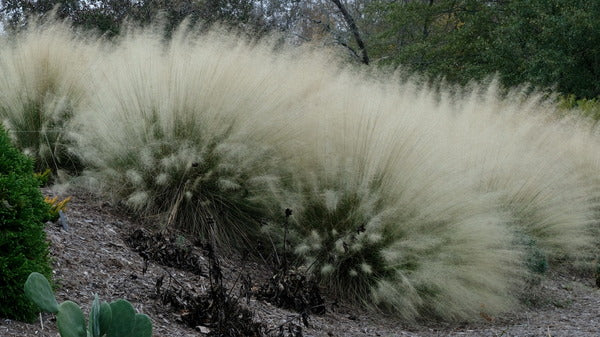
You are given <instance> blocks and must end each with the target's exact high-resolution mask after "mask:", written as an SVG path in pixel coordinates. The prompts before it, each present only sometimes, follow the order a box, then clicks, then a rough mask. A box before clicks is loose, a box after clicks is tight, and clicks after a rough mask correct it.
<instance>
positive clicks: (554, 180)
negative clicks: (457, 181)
mask: <svg viewBox="0 0 600 337" xmlns="http://www.w3.org/2000/svg"><path fill="white" fill-rule="evenodd" d="M439 110H440V111H439V113H440V114H447V113H448V111H449V112H451V114H453V115H454V116H456V117H455V118H453V119H451V120H450V121H449V122H448V124H447V127H446V128H445V129H439V131H443V132H445V133H444V134H440V135H439V138H440V139H442V140H445V142H443V141H442V142H440V143H442V146H445V147H446V152H447V153H448V154H450V155H451V157H450V158H449V160H453V161H456V162H457V163H458V165H461V166H462V167H463V169H464V170H469V171H470V172H472V173H473V174H474V175H473V177H474V179H476V181H477V183H478V184H479V187H478V190H480V191H483V192H491V193H496V194H497V195H498V196H499V200H498V202H499V204H498V207H499V208H500V209H502V210H503V211H505V212H507V217H508V221H507V223H508V225H509V226H510V228H511V229H512V230H513V231H515V232H516V233H518V236H519V237H521V239H520V241H521V242H528V245H531V244H533V245H534V246H535V247H536V250H537V249H539V252H543V254H544V255H545V256H546V257H547V259H548V260H549V262H552V261H555V262H559V261H565V260H566V261H573V260H577V259H586V258H588V257H589V254H590V252H591V249H593V239H592V238H593V236H592V235H590V229H591V227H592V224H593V222H594V219H596V220H597V219H598V217H597V214H595V211H594V208H595V203H596V202H595V201H594V199H595V198H597V197H598V196H599V194H598V193H597V192H598V181H596V182H594V181H592V180H590V179H588V177H586V176H587V174H586V173H585V172H584V171H583V170H582V167H581V165H580V164H578V163H577V162H578V161H580V160H584V159H583V158H585V157H588V158H589V159H591V158H593V155H592V152H589V153H584V152H582V151H579V152H580V154H576V152H575V151H576V148H575V147H574V143H573V138H574V137H576V136H575V135H578V134H582V133H584V132H585V131H584V129H583V128H581V125H580V126H577V125H575V124H573V123H568V121H566V120H561V119H559V118H558V117H557V116H558V114H557V113H556V107H555V106H554V105H553V104H552V102H551V101H549V100H546V99H544V98H543V97H540V96H538V95H531V94H529V95H525V94H523V93H522V92H520V91H519V90H518V89H515V90H514V91H512V92H510V93H509V94H508V95H507V96H506V97H502V96H501V95H500V94H499V93H498V89H497V88H496V87H495V84H494V83H493V82H492V84H491V85H489V86H487V87H483V88H481V87H480V88H474V89H471V91H470V92H463V93H460V94H457V95H455V96H454V97H447V98H446V99H442V100H441V102H440V105H439ZM592 138H593V137H592ZM590 140H591V139H590ZM569 144H570V145H569ZM456 149H460V151H456ZM596 158H597V155H596ZM589 159H588V160H589ZM596 160H597V159H596ZM592 161H593V160H592ZM594 195H595V196H594ZM534 251H535V250H534Z"/></svg>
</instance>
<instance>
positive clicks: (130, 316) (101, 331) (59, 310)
mask: <svg viewBox="0 0 600 337" xmlns="http://www.w3.org/2000/svg"><path fill="white" fill-rule="evenodd" d="M24 288H25V293H26V294H27V297H29V298H30V299H31V300H32V301H34V302H35V303H36V304H37V305H38V306H39V307H40V308H41V309H42V310H43V311H46V312H50V313H53V314H55V315H56V325H57V326H58V331H59V332H60V335H61V336H62V337H86V336H87V337H103V336H104V337H151V336H152V321H150V318H149V317H148V316H146V315H144V314H138V313H136V312H135V309H134V308H133V306H132V305H131V303H129V302H128V301H126V300H116V301H113V302H111V303H110V304H109V303H106V302H102V303H100V300H99V299H98V296H97V295H96V297H95V298H94V301H93V302H92V309H91V310H90V318H89V322H88V325H87V326H86V324H85V317H84V316H83V312H82V311H81V308H79V306H78V305H77V304H76V303H74V302H71V301H65V302H63V303H61V304H58V302H56V298H55V297H54V293H53V292H52V289H51V288H50V284H49V283H48V280H47V279H46V278H45V277H44V276H43V275H42V274H40V273H31V274H30V275H29V277H28V278H27V281H26V282H25V287H24Z"/></svg>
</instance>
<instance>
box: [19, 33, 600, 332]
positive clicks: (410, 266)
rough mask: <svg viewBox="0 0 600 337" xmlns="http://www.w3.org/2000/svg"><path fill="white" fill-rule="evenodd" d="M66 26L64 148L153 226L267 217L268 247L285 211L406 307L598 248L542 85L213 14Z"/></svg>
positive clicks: (469, 304)
mask: <svg viewBox="0 0 600 337" xmlns="http://www.w3.org/2000/svg"><path fill="white" fill-rule="evenodd" d="M57 27H58V28H54V29H57V30H59V31H60V30H63V31H62V33H61V34H67V32H65V31H64V30H65V29H66V28H65V27H64V26H57ZM61 27H62V28H61ZM27 34H30V35H31V36H38V35H39V36H41V37H40V39H42V40H44V39H50V37H44V35H43V32H38V31H35V30H33V31H30V32H29V33H27ZM36 34H37V35H36ZM24 36H29V35H24ZM59 36H60V34H59ZM81 41H84V42H81V43H82V44H84V45H85V47H86V48H90V49H92V50H94V52H93V55H95V61H94V67H93V68H91V71H90V72H89V74H90V77H89V81H88V83H87V85H85V86H81V88H84V89H85V90H86V91H85V93H84V94H83V97H85V104H78V105H77V106H78V108H77V109H73V110H72V111H73V117H72V118H70V119H69V123H68V124H67V125H68V127H69V135H71V139H73V140H74V142H75V144H74V146H73V148H72V151H73V152H74V153H76V154H77V156H78V157H79V158H81V159H82V161H83V163H84V164H85V165H86V169H87V170H86V172H85V177H86V178H88V179H87V181H89V183H90V184H91V186H94V188H100V190H102V191H105V192H107V193H109V194H111V195H112V196H113V197H114V198H115V199H118V200H120V201H123V202H124V203H125V204H126V205H128V206H129V207H130V208H131V209H132V210H134V211H136V212H137V213H138V214H140V215H142V216H153V217H155V219H157V220H158V221H159V222H160V223H161V224H164V225H166V226H179V227H180V228H183V229H185V230H187V231H189V232H192V233H197V234H198V235H201V236H204V237H206V236H208V235H213V234H214V235H215V236H216V239H217V241H218V242H219V244H221V245H222V246H223V247H224V248H228V247H229V248H234V247H238V243H240V242H241V243H246V244H253V243H254V242H255V240H259V239H260V236H261V234H262V233H261V232H260V230H261V224H264V223H267V224H268V226H263V227H262V230H263V231H265V232H267V233H268V235H270V236H271V237H272V238H273V239H274V240H275V242H276V244H278V246H279V247H282V246H283V245H282V242H283V241H282V239H283V234H282V233H283V230H282V224H283V223H284V221H288V226H289V228H288V230H289V232H288V233H287V239H288V240H289V242H290V244H291V247H290V250H291V251H293V252H294V253H295V254H296V256H297V257H298V260H299V261H301V262H300V263H302V264H303V265H304V267H305V268H306V269H307V270H308V271H309V272H311V273H312V274H313V275H315V277H318V278H319V279H320V280H321V281H322V283H323V284H324V285H326V286H328V287H329V288H330V289H331V290H332V291H333V292H335V293H337V294H339V295H342V296H345V297H346V298H349V299H352V300H355V301H356V302H359V303H361V304H364V305H365V306H367V307H371V308H377V309H384V310H387V311H390V312H391V313H393V314H395V315H397V316H399V317H402V318H403V319H406V320H414V319H417V318H422V317H436V318H441V319H444V320H456V321H462V320H476V319H478V318H479V317H481V314H482V313H483V314H487V315H498V314H501V313H503V312H506V311H509V310H512V309H515V308H518V306H519V300H518V299H519V297H520V296H521V295H522V289H523V288H524V286H523V284H524V283H525V282H527V280H530V279H531V276H532V274H534V273H541V272H543V271H544V270H545V268H546V266H547V265H548V264H549V265H550V268H560V266H561V262H563V261H566V262H567V263H572V262H577V263H580V262H581V264H583V265H586V264H588V265H589V261H591V257H592V256H593V254H594V252H595V250H596V249H597V235H598V234H597V233H598V228H597V219H599V218H600V215H599V213H600V212H599V211H598V210H599V209H600V208H599V207H598V201H599V200H600V179H599V178H598V177H599V176H598V172H600V171H599V168H600V154H599V153H600V152H599V151H598V147H599V146H600V144H599V143H600V141H599V140H600V137H599V135H598V131H597V129H596V128H594V127H590V125H589V123H586V122H584V121H582V120H581V119H580V118H576V117H569V118H566V117H562V118H559V117H558V116H561V115H563V116H564V114H560V113H558V111H557V109H558V108H557V106H556V104H555V103H553V102H552V101H550V100H548V99H545V98H543V97H542V96H537V95H536V94H525V93H524V92H526V90H520V89H515V90H513V91H512V92H510V93H508V94H506V95H501V94H500V93H499V91H500V90H499V89H497V85H496V83H495V82H494V81H490V82H489V83H481V84H477V85H472V86H470V87H468V88H451V87H447V86H445V85H439V86H438V87H437V88H435V89H433V88H429V87H427V86H426V85H422V84H419V83H420V82H419V81H418V80H416V79H401V78H400V77H399V76H396V75H386V74H384V73H382V72H378V71H376V70H369V71H367V70H362V69H353V68H344V66H343V65H342V64H340V63H339V62H338V61H337V60H336V58H335V57H334V56H332V54H331V53H330V52H325V51H316V50H314V49H311V48H309V47H290V46H285V45H282V44H280V43H278V41H277V40H275V39H274V40H269V39H266V40H263V41H248V40H246V39H243V38H240V37H238V36H236V35H235V34H232V33H231V32H225V31H221V30H218V29H216V30H212V31H209V32H206V33H202V34H199V35H197V34H193V33H191V32H190V31H188V30H185V29H180V30H179V31H178V32H176V33H175V34H174V37H173V39H172V40H170V41H167V42H165V41H164V40H163V39H162V36H161V35H160V34H158V33H156V32H155V31H153V30H152V28H150V29H146V30H135V29H132V30H130V31H128V32H127V33H126V34H124V35H123V36H121V37H120V38H119V39H117V40H115V41H113V42H111V43H104V44H103V43H99V42H98V40H95V39H91V40H81ZM7 67H8V66H7ZM65 71H66V70H65ZM56 78H59V77H56ZM61 81H62V80H61ZM61 81H59V82H61ZM64 81H65V83H71V82H68V81H67V80H66V79H65V80H64ZM61 83H62V82H61ZM9 125H10V124H9ZM286 208H289V209H291V210H292V211H293V215H292V217H291V218H289V219H284V218H283V214H285V213H284V210H285V209H286ZM269 245H270V243H269ZM288 247H289V246H288Z"/></svg>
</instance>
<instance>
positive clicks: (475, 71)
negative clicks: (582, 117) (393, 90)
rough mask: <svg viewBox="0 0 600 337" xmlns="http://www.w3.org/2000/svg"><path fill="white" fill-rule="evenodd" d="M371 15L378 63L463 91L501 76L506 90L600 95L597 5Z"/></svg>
mask: <svg viewBox="0 0 600 337" xmlns="http://www.w3.org/2000/svg"><path fill="white" fill-rule="evenodd" d="M368 13H369V16H370V20H371V21H374V22H377V24H376V25H375V27H372V28H371V31H372V35H371V36H370V39H369V41H368V42H367V44H368V45H370V46H371V50H370V53H371V55H372V56H373V59H376V60H380V61H379V63H385V64H392V65H401V66H402V67H404V68H408V69H409V70H412V71H418V72H422V73H425V74H428V75H431V76H434V77H437V76H441V77H444V78H446V79H447V80H449V81H451V82H456V83H461V84H466V83H468V82H469V81H472V80H481V79H483V78H486V77H488V76H490V75H494V74H495V73H498V74H499V77H500V79H501V81H502V83H503V84H504V85H506V86H508V87H510V86H516V85H521V84H523V83H530V84H533V85H534V86H536V87H541V88H555V89H556V90H557V91H559V92H561V93H565V94H569V93H572V94H575V95H576V96H577V97H579V98H583V97H585V98H594V97H597V96H599V95H600V81H598V78H599V76H600V47H599V46H600V20H598V19H597V18H598V15H600V2H598V1H586V0H551V1H547V0H516V1H482V0H459V1H450V0H436V1H394V2H388V1H375V2H372V4H371V5H370V9H369V11H368ZM365 24H367V25H368V23H365Z"/></svg>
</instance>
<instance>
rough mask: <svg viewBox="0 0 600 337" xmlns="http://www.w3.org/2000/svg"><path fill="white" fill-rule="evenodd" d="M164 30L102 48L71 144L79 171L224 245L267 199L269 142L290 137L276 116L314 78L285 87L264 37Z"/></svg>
mask: <svg viewBox="0 0 600 337" xmlns="http://www.w3.org/2000/svg"><path fill="white" fill-rule="evenodd" d="M159 36H160V35H158V34H156V33H154V32H152V30H145V31H134V30H132V31H131V32H130V33H129V35H126V36H124V37H122V39H121V40H119V41H118V42H117V43H116V46H115V47H114V49H113V50H112V51H111V52H110V53H109V54H108V55H106V56H105V62H104V63H103V64H102V65H100V66H99V68H98V71H97V72H96V73H95V86H96V90H95V92H94V94H93V95H92V97H91V104H90V106H89V108H88V109H87V110H85V111H83V113H82V114H81V116H80V118H79V119H78V120H77V123H76V130H77V131H76V132H77V135H78V136H77V139H78V143H77V152H78V153H79V154H80V155H81V157H82V158H83V159H84V162H85V164H86V165H88V167H89V169H88V170H87V172H86V176H88V177H89V178H91V181H92V182H94V181H95V182H96V183H97V186H99V187H100V188H101V189H102V190H104V191H107V192H109V193H110V194H112V196H113V197H115V198H117V199H120V200H123V201H124V202H125V204H126V205H127V206H129V207H130V208H131V209H132V210H134V211H136V212H137V213H138V214H141V215H143V216H157V217H156V219H157V220H158V221H159V222H160V223H161V224H163V225H165V226H175V227H177V228H180V229H183V230H185V231H187V232H189V233H192V234H198V235H200V236H201V237H204V238H205V237H206V236H207V235H209V234H211V233H213V232H214V233H215V236H216V239H217V242H218V243H221V244H224V246H228V247H229V248H231V247H233V246H234V243H236V244H237V243H240V242H246V241H248V239H249V238H251V237H253V236H254V235H255V234H256V232H257V229H258V227H259V224H260V220H261V219H262V217H263V216H264V215H265V213H266V212H265V208H268V207H269V206H270V205H272V202H270V201H269V198H272V196H271V195H272V194H271V193H270V192H269V191H270V190H271V189H273V188H275V186H276V185H277V184H278V180H279V174H278V171H279V170H280V169H279V167H278V165H277V164H278V162H279V160H280V159H279V157H278V156H277V154H275V153H273V151H272V149H271V147H272V144H276V143H280V142H281V141H284V140H285V139H286V138H292V139H293V135H290V134H289V133H288V132H286V124H285V123H282V122H279V123H277V122H276V121H279V119H284V115H283V112H286V114H285V116H290V115H294V112H295V111H296V110H297V108H296V107H295V106H294V103H295V102H296V101H297V99H298V98H299V97H300V95H307V94H308V92H310V91H311V90H314V88H312V87H311V85H312V83H313V82H316V81H315V80H312V79H311V80H310V81H304V82H302V81H299V83H298V84H296V85H295V86H293V87H288V88H285V83H292V81H291V80H290V79H287V78H286V75H288V74H287V73H286V72H285V66H286V65H287V63H286V62H283V61H282V60H277V59H276V58H275V57H274V55H273V54H272V52H271V51H270V50H271V49H272V48H273V47H272V46H271V45H270V44H269V43H264V44H261V43H254V42H250V41H245V40H243V39H241V38H237V37H231V36H228V35H226V37H221V36H220V33H219V32H213V33H209V34H208V35H206V36H201V37H194V36H191V34H188V33H187V32H186V31H185V30H183V29H182V30H181V31H179V32H178V33H177V34H175V36H174V38H173V40H171V41H170V42H169V43H166V44H165V43H163V42H161V39H160V38H159ZM282 84H283V85H284V88H285V89H284V88H282ZM290 91H291V92H290ZM280 114H281V115H280ZM211 235H212V234H211Z"/></svg>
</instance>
